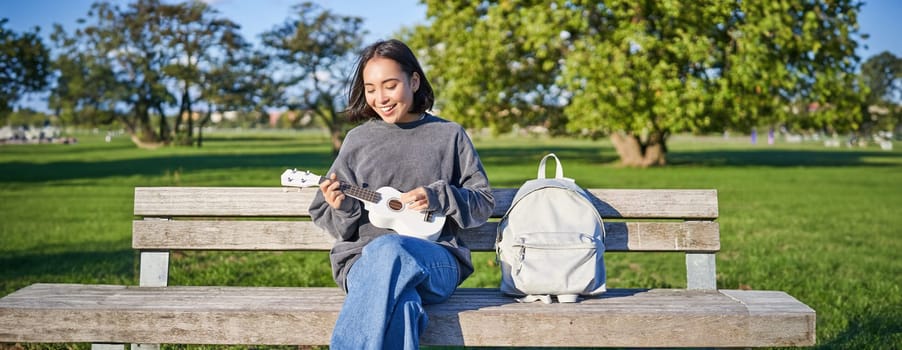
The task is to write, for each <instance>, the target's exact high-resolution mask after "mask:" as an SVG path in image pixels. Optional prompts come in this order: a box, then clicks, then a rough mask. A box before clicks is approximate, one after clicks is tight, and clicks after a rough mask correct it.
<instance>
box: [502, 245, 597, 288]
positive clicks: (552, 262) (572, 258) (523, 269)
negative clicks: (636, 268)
mask: <svg viewBox="0 0 902 350" xmlns="http://www.w3.org/2000/svg"><path fill="white" fill-rule="evenodd" d="M512 246H513V248H514V249H513V250H515V251H516V252H517V256H516V258H515V261H516V263H515V264H513V266H511V269H512V271H511V275H512V276H511V277H512V278H513V281H514V283H515V284H516V286H517V289H520V290H522V291H528V293H529V294H582V293H586V292H588V291H591V290H593V289H594V288H595V285H596V284H597V282H596V277H599V276H603V274H600V273H599V272H600V271H599V269H603V268H604V267H603V266H604V265H603V263H601V262H599V261H598V260H597V259H598V257H599V256H600V255H599V254H598V253H599V252H598V250H599V248H600V247H601V245H600V242H599V241H598V240H597V239H596V238H594V237H592V236H590V235H586V234H583V233H578V232H536V233H530V234H526V235H523V236H521V237H520V239H519V241H517V242H514V243H513V244H512ZM602 273H603V272H602Z"/></svg>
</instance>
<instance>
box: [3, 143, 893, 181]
mask: <svg viewBox="0 0 902 350" xmlns="http://www.w3.org/2000/svg"><path fill="white" fill-rule="evenodd" d="M252 140H259V139H258V138H253V139H252ZM236 147H241V148H242V149H253V148H252V147H250V148H247V147H244V145H241V144H240V143H238V144H236ZM550 152H554V153H556V154H557V155H558V157H559V158H561V159H565V160H576V159H578V160H580V161H581V162H582V163H590V164H613V163H616V161H617V160H618V156H617V153H616V152H614V150H613V149H612V148H611V147H573V146H563V147H554V146H548V145H537V146H530V145H524V146H519V147H516V146H512V147H491V146H490V147H484V148H482V149H480V150H479V154H480V157H481V158H482V161H483V163H484V164H488V165H491V166H518V165H523V166H527V165H528V166H535V164H537V162H538V160H539V159H541V158H542V156H544V155H545V154H547V153H550ZM667 159H668V163H669V165H670V166H676V167H682V166H703V167H718V166H772V167H790V166H900V165H902V153H899V152H883V151H853V150H824V151H818V150H810V151H809V150H779V149H775V150H705V151H684V152H671V153H669V154H668V155H667ZM331 163H332V156H331V154H329V153H327V152H314V151H310V152H292V153H263V154H227V155H223V154H214V155H172V156H161V157H147V158H132V159H120V160H103V161H90V160H84V161H57V162H48V163H33V162H25V161H12V162H4V163H0V182H42V181H53V180H71V179H86V178H104V177H111V176H132V175H143V176H156V175H161V174H164V173H167V172H169V171H176V170H177V171H180V172H190V171H199V170H215V169H232V168H242V169H248V168H259V169H262V168H272V169H273V173H280V172H281V171H282V170H283V169H285V168H299V169H301V168H302V169H314V170H321V171H325V169H328V168H329V166H330V165H331Z"/></svg>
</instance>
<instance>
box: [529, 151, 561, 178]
mask: <svg viewBox="0 0 902 350" xmlns="http://www.w3.org/2000/svg"><path fill="white" fill-rule="evenodd" d="M548 157H552V158H554V161H555V163H557V167H556V168H555V171H554V178H556V179H563V178H564V167H563V166H561V161H560V160H559V159H557V156H556V155H554V153H548V154H547V155H545V156H544V157H542V161H540V162H539V172H538V174H537V175H536V178H537V179H544V178H545V160H546V159H548Z"/></svg>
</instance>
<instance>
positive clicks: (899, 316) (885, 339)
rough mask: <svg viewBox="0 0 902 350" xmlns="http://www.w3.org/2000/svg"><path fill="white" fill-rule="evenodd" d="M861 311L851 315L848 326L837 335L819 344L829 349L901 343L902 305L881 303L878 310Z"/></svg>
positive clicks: (890, 345)
mask: <svg viewBox="0 0 902 350" xmlns="http://www.w3.org/2000/svg"><path fill="white" fill-rule="evenodd" d="M860 312H861V313H860V314H857V315H854V316H852V317H849V322H848V326H846V328H845V329H843V330H842V332H840V333H839V334H838V335H837V336H836V337H834V338H833V339H830V341H827V342H824V343H819V344H818V346H822V347H824V348H828V349H864V348H874V347H881V346H887V347H893V345H892V344H896V345H898V344H899V343H898V342H899V340H900V338H899V336H900V334H902V305H899V304H895V305H881V306H878V309H876V310H873V309H871V310H862V311H860ZM818 328H820V327H818ZM881 344H882V345H881Z"/></svg>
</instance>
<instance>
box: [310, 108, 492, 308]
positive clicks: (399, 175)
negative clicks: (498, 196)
mask: <svg viewBox="0 0 902 350" xmlns="http://www.w3.org/2000/svg"><path fill="white" fill-rule="evenodd" d="M332 173H335V174H336V175H338V179H339V180H340V181H342V182H345V183H349V184H352V185H356V186H359V187H363V188H367V189H371V190H376V189H378V188H380V187H383V186H389V187H393V188H395V189H397V190H398V191H401V192H407V191H410V190H412V189H414V188H417V187H420V186H422V187H424V188H425V189H426V192H427V193H428V195H429V209H430V210H434V211H436V212H440V213H444V214H445V216H446V220H445V226H444V228H443V230H442V233H441V236H440V237H439V238H438V240H437V243H438V244H440V245H441V246H443V247H445V248H446V249H448V250H449V251H450V252H451V253H452V254H454V256H455V257H457V259H458V261H459V262H460V267H461V268H460V271H461V276H460V279H459V281H458V283H459V282H462V281H463V280H464V279H465V278H467V277H468V276H469V275H470V274H471V273H473V263H472V260H471V259H470V250H469V249H467V247H466V245H465V244H464V242H462V241H461V240H460V238H458V237H457V232H458V231H459V230H460V229H461V228H470V227H476V226H479V225H482V224H483V223H485V222H486V220H488V217H489V215H491V213H492V209H493V208H494V206H495V199H494V197H493V196H492V190H491V188H490V187H489V180H488V178H487V177H486V174H485V169H483V166H482V163H481V162H480V160H479V155H478V154H477V153H476V149H475V148H474V147H473V144H472V142H471V141H470V138H469V137H468V136H467V134H466V132H465V131H464V129H463V128H462V127H461V126H460V125H458V124H456V123H453V122H450V121H447V120H444V119H441V118H438V117H436V116H432V115H429V114H427V115H426V117H425V118H423V119H422V120H419V121H415V122H411V123H403V124H390V123H386V122H384V121H382V120H381V119H371V120H369V121H366V122H364V123H363V124H361V125H359V126H357V127H356V128H354V129H352V130H351V131H350V132H348V134H347V137H346V138H345V140H344V143H343V144H342V146H341V150H340V151H339V153H338V157H337V158H336V159H335V162H334V163H332V167H331V168H330V169H329V172H328V173H327V174H326V175H325V176H329V175H330V174H332ZM310 215H311V216H312V217H313V221H314V222H315V223H316V225H317V226H318V227H320V228H322V229H324V230H326V231H328V232H329V233H330V234H332V235H333V236H334V237H335V238H336V242H335V245H334V246H333V247H332V250H331V252H330V255H329V257H330V260H331V262H332V277H333V278H334V279H335V282H336V283H337V284H338V285H339V286H340V287H342V289H344V290H347V286H346V285H345V279H346V277H347V274H348V271H349V270H350V268H351V265H352V264H353V263H354V262H355V261H356V260H357V258H359V256H360V252H361V251H362V250H363V246H364V245H366V244H367V243H368V242H370V241H372V240H373V239H374V238H376V237H379V236H381V235H384V234H394V233H393V232H392V231H391V230H388V229H383V228H379V227H376V226H373V225H372V224H371V223H370V222H369V218H368V213H367V212H366V210H365V209H364V208H363V205H362V203H360V201H358V200H356V199H354V198H351V197H346V198H345V200H344V201H342V203H341V207H340V208H338V209H334V208H332V207H331V206H329V204H328V203H326V201H325V199H324V198H323V195H322V192H317V193H316V197H315V198H314V199H313V202H312V203H311V204H310Z"/></svg>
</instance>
